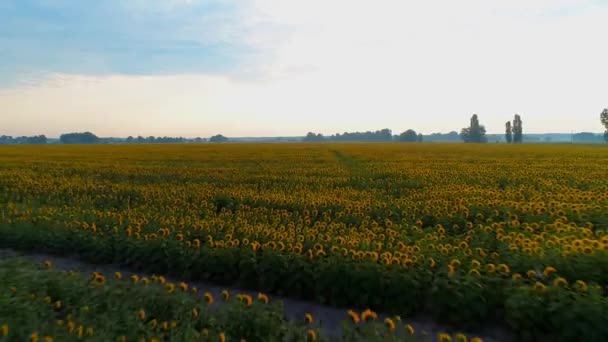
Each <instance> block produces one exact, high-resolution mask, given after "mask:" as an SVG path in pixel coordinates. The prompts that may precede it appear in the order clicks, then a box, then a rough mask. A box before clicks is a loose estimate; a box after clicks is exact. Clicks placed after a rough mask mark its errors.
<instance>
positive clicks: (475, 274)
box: [469, 269, 481, 277]
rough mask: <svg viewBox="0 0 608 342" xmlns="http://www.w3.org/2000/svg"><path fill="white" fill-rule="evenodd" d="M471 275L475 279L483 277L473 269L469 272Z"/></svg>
mask: <svg viewBox="0 0 608 342" xmlns="http://www.w3.org/2000/svg"><path fill="white" fill-rule="evenodd" d="M469 275H471V276H474V277H479V276H481V273H479V271H478V270H476V269H472V270H470V271H469Z"/></svg>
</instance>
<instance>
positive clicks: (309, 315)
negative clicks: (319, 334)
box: [304, 312, 315, 324]
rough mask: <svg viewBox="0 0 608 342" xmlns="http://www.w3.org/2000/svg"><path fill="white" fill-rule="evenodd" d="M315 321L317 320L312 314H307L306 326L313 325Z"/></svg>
mask: <svg viewBox="0 0 608 342" xmlns="http://www.w3.org/2000/svg"><path fill="white" fill-rule="evenodd" d="M314 321H315V318H314V317H313V316H312V314H311V313H309V312H307V313H306V314H305V315H304V322H306V324H312V323H313V322H314Z"/></svg>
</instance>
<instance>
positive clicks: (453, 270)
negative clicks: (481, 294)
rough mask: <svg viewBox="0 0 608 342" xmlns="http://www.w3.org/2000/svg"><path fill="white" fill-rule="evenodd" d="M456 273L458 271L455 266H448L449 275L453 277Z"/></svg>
mask: <svg viewBox="0 0 608 342" xmlns="http://www.w3.org/2000/svg"><path fill="white" fill-rule="evenodd" d="M455 272H456V269H455V268H454V266H452V265H448V275H449V276H453V275H454V273H455Z"/></svg>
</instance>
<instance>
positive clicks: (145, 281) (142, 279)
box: [140, 277, 150, 286]
mask: <svg viewBox="0 0 608 342" xmlns="http://www.w3.org/2000/svg"><path fill="white" fill-rule="evenodd" d="M140 282H141V284H142V285H144V286H145V285H148V284H150V279H148V278H146V277H142V278H141V280H140Z"/></svg>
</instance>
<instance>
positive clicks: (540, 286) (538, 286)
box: [534, 281, 547, 291]
mask: <svg viewBox="0 0 608 342" xmlns="http://www.w3.org/2000/svg"><path fill="white" fill-rule="evenodd" d="M546 288H547V287H546V286H545V284H543V283H541V282H540V281H537V282H536V283H535V284H534V289H535V290H536V291H544V290H545V289H546Z"/></svg>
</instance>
